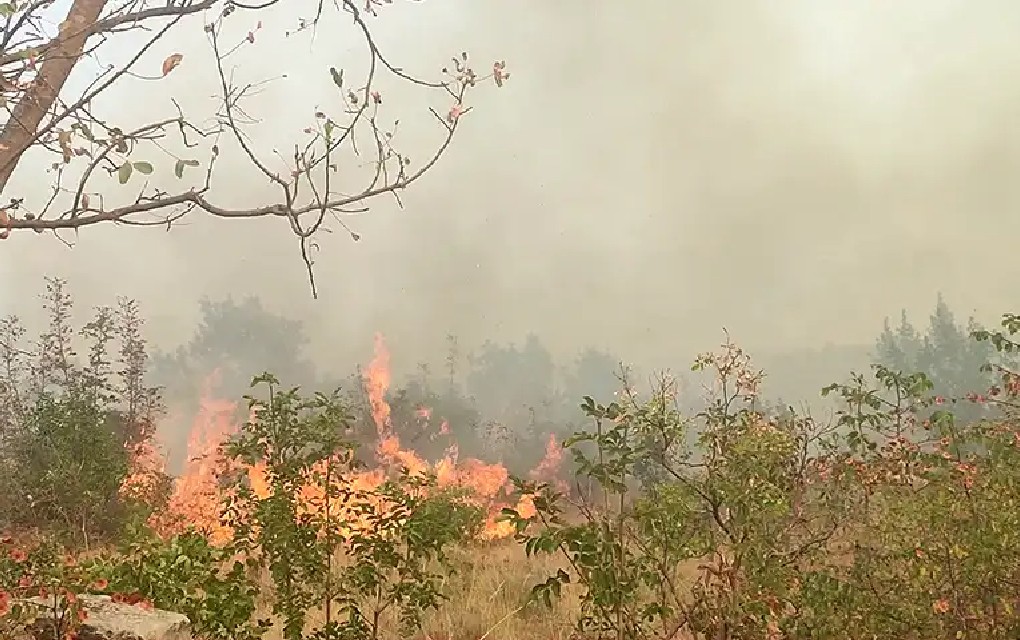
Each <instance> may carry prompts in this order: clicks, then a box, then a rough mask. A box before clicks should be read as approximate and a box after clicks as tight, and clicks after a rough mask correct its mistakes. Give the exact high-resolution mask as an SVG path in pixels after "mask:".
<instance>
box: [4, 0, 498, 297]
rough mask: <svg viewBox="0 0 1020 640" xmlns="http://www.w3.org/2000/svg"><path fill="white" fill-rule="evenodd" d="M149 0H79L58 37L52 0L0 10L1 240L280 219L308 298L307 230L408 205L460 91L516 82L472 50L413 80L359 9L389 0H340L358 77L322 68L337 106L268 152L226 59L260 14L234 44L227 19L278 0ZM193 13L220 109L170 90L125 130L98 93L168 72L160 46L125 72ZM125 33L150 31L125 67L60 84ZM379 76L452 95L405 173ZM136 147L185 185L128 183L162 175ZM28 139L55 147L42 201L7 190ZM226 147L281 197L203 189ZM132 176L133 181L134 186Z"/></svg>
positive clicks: (170, 64)
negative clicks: (207, 220) (289, 147)
mask: <svg viewBox="0 0 1020 640" xmlns="http://www.w3.org/2000/svg"><path fill="white" fill-rule="evenodd" d="M156 1H158V0H130V1H128V2H124V3H113V2H109V1H108V0H73V2H72V4H71V7H70V9H68V10H67V13H66V16H64V19H63V21H61V22H60V26H59V29H58V30H57V32H56V33H55V34H54V33H49V34H47V24H51V23H52V22H53V21H54V20H53V16H52V15H50V14H51V13H52V12H53V8H52V2H51V0H30V1H28V2H26V3H24V4H22V5H18V6H17V7H16V8H13V9H12V10H11V11H8V12H7V15H0V19H2V20H3V22H2V23H0V24H2V28H3V38H2V42H0V114H3V113H4V111H6V113H7V115H8V118H7V120H6V122H4V123H3V128H2V130H0V193H2V195H3V196H4V200H5V201H7V202H8V203H9V204H7V205H6V206H2V205H0V239H6V238H8V237H9V236H10V235H11V233H12V232H15V231H18V230H23V229H31V230H33V231H35V232H37V233H43V232H46V231H49V232H54V233H57V232H60V231H65V230H73V231H74V232H76V233H77V232H78V231H79V230H80V229H83V228H87V227H91V226H94V225H96V224H100V223H116V224H123V225H130V226H161V227H164V228H168V227H170V226H172V224H173V223H174V222H176V221H178V220H180V219H182V218H183V217H184V216H187V215H189V214H191V213H193V212H196V211H200V212H204V213H205V214H207V215H210V216H213V217H218V218H226V219H250V218H279V219H281V220H282V221H283V222H284V223H285V224H287V226H288V228H289V229H290V230H291V232H292V234H293V235H294V237H295V239H296V240H297V242H298V244H299V251H300V256H301V259H302V260H303V261H304V263H305V265H306V268H307V272H308V277H309V284H310V286H311V289H312V293H313V295H315V293H316V290H315V289H316V287H315V279H314V271H313V268H312V266H313V254H314V252H315V251H316V250H317V249H318V244H317V243H316V241H315V240H314V237H315V236H316V234H318V233H319V232H322V231H329V226H330V225H334V224H335V225H338V226H340V227H341V228H343V229H344V230H346V231H347V232H348V233H349V234H350V236H351V237H352V238H353V239H355V240H357V239H358V237H359V236H358V234H357V233H356V232H355V231H353V230H352V229H351V228H350V227H349V226H348V225H347V224H346V223H345V221H344V218H343V216H345V215H349V214H351V213H353V212H364V211H367V210H368V207H369V202H370V201H371V200H373V199H375V198H377V197H378V196H383V195H389V196H392V197H393V198H394V200H395V201H396V203H397V204H398V206H402V201H401V200H400V192H401V191H402V190H404V189H406V188H407V187H408V186H410V185H411V184H412V183H414V182H416V181H417V180H418V179H420V178H421V177H422V176H424V175H425V174H426V173H427V172H428V171H429V170H430V169H431V168H432V167H434V166H435V165H436V163H437V162H438V161H439V159H440V157H441V156H442V155H443V154H444V153H445V152H446V151H447V149H448V148H449V147H450V145H451V143H452V141H453V137H454V135H455V133H456V131H457V130H458V128H459V127H460V125H461V121H462V118H463V117H464V115H465V114H467V113H469V112H470V111H471V107H470V106H468V105H467V104H466V103H465V98H466V96H467V94H468V93H469V91H470V90H471V89H472V88H474V87H476V86H477V85H478V84H479V83H480V82H483V81H490V80H491V81H493V82H494V83H495V84H496V85H497V86H502V84H503V82H504V81H505V80H507V79H508V78H509V74H508V73H507V72H506V69H505V64H504V63H503V62H496V63H493V64H492V66H491V69H488V70H486V72H485V73H483V74H479V73H477V72H476V71H475V70H474V68H473V67H472V66H471V64H470V61H469V58H468V55H467V54H466V53H461V54H458V55H457V56H455V57H453V58H452V59H451V64H450V65H448V66H447V67H446V68H444V69H442V75H441V76H440V77H438V78H429V79H425V78H417V77H415V76H413V75H411V74H410V73H408V72H406V71H405V70H404V69H402V68H401V67H399V66H397V65H396V64H394V63H393V62H392V61H391V60H389V59H388V58H386V57H385V56H384V55H383V53H382V52H381V51H380V49H379V47H378V45H377V44H376V41H375V39H374V38H373V35H372V32H371V30H370V28H369V26H368V23H367V22H366V16H369V17H374V16H375V15H376V11H377V6H381V4H382V3H380V2H379V1H378V0H335V2H334V3H332V6H333V7H334V8H335V9H336V10H337V11H338V15H340V16H346V17H347V18H348V19H350V21H351V22H352V24H353V26H354V29H355V34H356V35H357V36H360V38H361V40H362V42H363V45H364V47H363V50H364V52H365V55H366V60H367V63H368V68H367V71H366V72H365V75H364V77H362V78H361V79H360V80H357V81H352V80H351V79H350V78H348V77H346V72H345V70H344V69H336V68H329V69H328V71H327V70H326V69H323V73H322V76H321V77H322V81H323V82H326V83H329V82H332V84H333V85H334V86H335V90H336V94H335V95H336V96H337V98H336V101H335V103H334V104H333V105H332V106H331V107H326V108H323V109H322V110H320V111H318V112H316V113H315V114H314V118H312V119H311V122H309V123H308V126H305V127H304V128H303V129H301V130H300V131H295V132H293V135H294V140H295V144H294V146H293V153H292V154H290V156H289V157H285V155H284V154H281V153H280V152H279V151H277V150H271V152H270V153H266V151H265V150H261V149H259V148H258V146H257V145H256V144H255V143H254V140H256V139H257V138H258V136H257V135H255V134H254V129H255V128H257V127H259V126H261V125H262V123H261V122H259V121H258V120H256V119H253V118H252V117H251V116H250V115H249V113H248V112H247V111H246V110H245V107H244V103H245V102H246V100H248V99H249V98H251V97H253V96H254V95H256V94H257V92H258V91H259V90H260V89H261V86H262V83H256V84H245V85H238V84H237V83H235V82H234V80H233V78H234V76H235V69H234V68H233V67H232V66H230V64H229V61H231V60H233V58H231V56H232V55H233V54H234V53H235V52H237V51H239V50H240V49H241V48H243V47H253V46H256V33H257V32H258V31H259V30H260V29H262V22H261V21H258V26H257V27H256V28H255V29H254V30H252V31H249V32H248V33H247V35H246V36H243V37H241V38H240V39H239V40H238V41H235V42H229V41H225V40H224V39H225V38H229V37H230V36H227V35H226V34H228V33H230V31H229V30H227V29H225V25H226V24H228V23H229V21H230V20H232V19H233V18H232V17H233V16H234V15H237V14H239V13H252V12H254V13H256V14H257V13H258V12H259V11H260V10H263V9H266V8H267V7H270V6H273V5H275V4H277V0H263V1H261V2H256V3H246V2H239V1H238V0H169V1H167V2H166V3H165V4H156ZM310 4H311V5H312V9H311V11H310V17H309V18H302V17H298V18H297V28H296V29H294V28H291V29H290V30H289V31H286V32H285V35H287V36H293V35H296V34H299V33H301V32H310V33H312V34H314V32H315V30H316V27H317V26H318V24H319V21H320V19H321V18H322V17H323V13H324V11H325V10H326V9H328V8H329V7H330V4H328V3H325V2H324V1H322V0H312V1H311V2H310ZM385 4H391V3H390V2H386V3H385ZM7 6H10V7H15V5H7ZM199 16H204V17H202V18H201V20H202V22H201V23H199V25H200V26H201V28H202V29H203V30H204V31H205V33H206V35H207V37H208V41H209V45H210V47H211V50H212V53H213V55H214V59H215V65H214V68H215V73H216V77H217V80H218V85H219V96H218V100H219V103H220V107H219V109H218V110H217V112H216V114H215V116H214V117H213V118H212V120H211V121H210V120H209V119H208V118H204V119H202V120H200V121H196V120H193V119H191V118H189V116H188V115H187V114H185V113H184V112H183V111H182V109H181V107H180V105H178V104H177V102H175V101H171V102H172V105H173V113H175V115H172V116H170V115H168V114H163V116H161V117H158V118H154V119H153V121H152V122H150V123H149V124H146V125H143V126H140V127H135V128H134V129H132V130H126V128H125V127H119V126H117V124H116V123H115V122H113V121H112V119H111V118H109V117H103V116H101V115H100V114H98V113H97V112H96V111H95V109H94V104H96V98H98V97H100V96H103V95H106V94H107V93H108V92H110V91H115V90H117V87H118V86H120V84H121V82H122V81H123V80H125V79H130V80H132V81H147V80H159V79H160V78H161V77H163V76H166V75H167V74H169V73H171V72H173V70H174V69H175V68H176V67H177V66H178V65H179V64H180V63H181V62H182V60H183V55H181V54H179V53H175V54H172V55H170V56H168V57H167V58H166V59H165V60H164V63H163V66H162V69H161V71H162V73H161V74H158V75H156V76H152V75H151V74H149V75H146V74H145V73H142V72H140V71H135V70H133V69H134V67H135V66H136V63H137V62H138V61H139V60H140V59H141V58H142V56H143V55H144V54H145V53H146V52H147V51H149V50H150V48H151V47H153V45H154V44H155V43H156V42H157V41H160V39H161V38H163V37H164V35H166V34H167V33H169V32H173V31H175V30H177V29H178V28H180V27H181V26H183V25H188V24H194V22H193V20H195V19H199ZM199 25H196V26H199ZM126 31H127V32H131V31H134V32H140V31H144V32H145V33H146V34H148V35H146V36H145V37H146V40H145V41H144V42H143V43H141V44H140V45H138V46H137V48H136V49H135V50H134V51H132V52H129V55H127V56H126V57H125V56H123V54H121V55H120V56H119V57H121V58H125V59H124V60H122V61H121V62H120V63H118V64H115V65H110V64H108V63H107V64H102V65H97V66H98V67H99V69H100V70H99V71H97V72H96V76H95V78H94V79H93V80H92V81H91V82H89V83H88V84H87V86H86V87H85V88H84V89H78V90H77V93H76V94H75V95H66V94H67V93H68V92H67V91H65V84H66V82H67V79H68V77H69V76H70V74H71V72H72V70H73V69H75V68H76V66H77V65H78V64H79V63H80V62H82V61H83V60H86V59H89V58H92V57H94V56H96V55H97V52H98V51H99V50H101V49H103V48H104V47H106V46H107V45H108V43H109V42H113V41H116V40H117V38H118V37H119V34H121V33H124V32H126ZM313 37H314V36H313ZM382 75H388V76H390V77H391V78H392V79H396V80H397V81H399V82H403V83H404V84H406V85H408V86H409V87H414V88H417V89H418V90H420V91H423V92H426V93H431V94H434V95H435V96H437V97H439V98H440V99H441V100H443V101H444V102H445V103H446V105H447V106H446V107H443V108H442V109H440V110H436V108H433V107H428V111H429V112H430V113H431V116H432V119H433V120H434V121H436V122H438V124H439V127H440V132H441V135H440V137H439V140H438V142H437V143H436V144H435V146H434V147H433V148H432V150H431V151H429V152H428V153H424V154H421V155H423V156H424V157H425V161H424V162H422V163H420V164H416V165H415V167H413V168H412V166H411V161H410V159H409V158H408V156H407V155H406V154H405V153H404V152H403V151H402V150H401V149H399V148H398V146H397V141H398V137H399V136H398V130H397V120H396V119H393V120H388V121H384V120H383V117H382V114H383V113H384V112H385V110H386V108H385V107H384V106H383V96H382V95H381V93H380V90H379V89H378V88H377V87H378V86H379V79H380V76H382ZM432 102H434V101H432ZM443 111H445V113H443ZM427 115H428V114H426V116H427ZM0 118H2V115H0ZM197 122H203V123H204V124H196V123H197ZM386 122H392V124H385V123H386ZM221 144H226V145H227V146H226V147H221ZM224 148H226V149H227V151H224ZM143 149H149V150H150V152H153V151H154V152H156V153H158V154H160V155H162V156H164V157H168V158H169V159H170V161H171V162H172V166H173V174H174V175H175V177H176V179H177V180H178V181H179V183H180V185H181V187H180V188H179V189H170V190H169V191H167V190H166V188H165V187H164V188H156V187H153V186H152V185H151V184H150V181H149V180H148V179H144V180H140V179H134V181H133V177H134V176H136V175H139V174H141V175H142V176H143V177H144V176H148V175H150V174H152V173H153V172H154V171H155V170H156V166H155V165H153V164H152V163H150V162H149V161H148V160H146V159H144V156H143V155H141V154H142V153H144V151H142V150H143ZM30 150H32V151H33V157H34V156H35V155H38V153H43V154H47V153H48V154H53V155H54V156H55V158H54V162H52V164H51V165H50V171H51V173H52V174H53V175H54V177H55V179H54V184H53V187H52V189H50V190H48V192H47V193H48V195H47V196H46V198H45V199H44V200H43V201H42V202H38V203H36V202H35V200H36V199H38V195H37V194H35V193H34V192H33V193H30V194H26V195H22V194H19V193H14V192H12V190H14V189H17V188H18V186H17V185H18V183H17V181H12V176H14V174H15V170H16V169H17V168H18V166H19V163H21V160H22V158H23V157H24V156H25V154H26V152H28V151H30ZM222 153H234V154H239V155H238V157H237V158H236V160H241V161H243V162H244V163H246V164H247V165H248V166H249V167H250V169H251V170H252V171H253V172H254V174H255V176H257V177H256V179H259V178H258V177H259V176H260V177H261V180H264V181H266V182H268V183H269V184H271V185H274V186H275V188H276V189H277V190H278V196H277V197H276V198H273V200H275V201H271V202H266V203H264V204H262V205H260V206H257V207H250V208H237V207H231V206H230V205H229V204H228V203H226V202H217V200H219V199H220V198H215V197H210V193H211V189H212V188H213V185H214V182H213V181H214V177H215V174H214V171H213V168H214V166H215V165H216V163H217V159H218V158H220V155H221V154H222ZM419 153H420V150H419ZM416 155H417V153H416ZM202 156H205V158H204V159H203V158H202ZM341 164H342V165H343V166H344V167H345V168H344V170H343V171H341V170H340V168H339V167H340V166H341ZM196 168H201V169H202V170H201V171H196ZM341 177H342V178H343V179H342V180H341V179H340V178H341ZM65 181H75V182H70V183H69V184H65ZM359 182H360V184H358V183H359ZM140 183H141V184H140ZM130 185H137V186H136V187H134V188H133V189H132V187H131V186H130ZM125 189H132V190H131V193H132V194H133V195H132V196H131V197H132V198H133V199H132V200H131V201H128V202H125V200H126V198H125V195H126V192H125ZM108 201H110V202H111V203H112V204H110V205H108V204H107V203H108ZM58 237H59V236H58ZM61 240H62V241H64V239H63V238H61Z"/></svg>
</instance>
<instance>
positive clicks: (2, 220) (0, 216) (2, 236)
mask: <svg viewBox="0 0 1020 640" xmlns="http://www.w3.org/2000/svg"><path fill="white" fill-rule="evenodd" d="M0 225H2V226H3V228H4V230H3V231H0V240H6V239H7V238H8V237H9V236H10V235H11V218H10V216H8V215H7V209H0Z"/></svg>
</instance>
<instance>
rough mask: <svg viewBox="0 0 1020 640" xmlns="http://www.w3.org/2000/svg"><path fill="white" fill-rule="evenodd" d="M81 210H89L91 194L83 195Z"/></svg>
mask: <svg viewBox="0 0 1020 640" xmlns="http://www.w3.org/2000/svg"><path fill="white" fill-rule="evenodd" d="M81 208H82V209H88V208H89V194H87V193H83V194H81Z"/></svg>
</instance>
